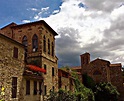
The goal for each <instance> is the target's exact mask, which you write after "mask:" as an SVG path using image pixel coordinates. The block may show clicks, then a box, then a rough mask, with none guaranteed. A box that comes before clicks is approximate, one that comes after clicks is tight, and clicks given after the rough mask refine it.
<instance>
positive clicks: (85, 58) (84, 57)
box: [80, 52, 90, 67]
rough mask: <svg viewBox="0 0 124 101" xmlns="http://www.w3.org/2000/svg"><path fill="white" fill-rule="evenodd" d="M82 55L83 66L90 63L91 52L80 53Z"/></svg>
mask: <svg viewBox="0 0 124 101" xmlns="http://www.w3.org/2000/svg"><path fill="white" fill-rule="evenodd" d="M80 57H81V67H83V65H87V64H89V63H90V54H89V53H87V52H86V53H84V54H82V55H80Z"/></svg>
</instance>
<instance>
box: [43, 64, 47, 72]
mask: <svg viewBox="0 0 124 101" xmlns="http://www.w3.org/2000/svg"><path fill="white" fill-rule="evenodd" d="M44 69H45V70H46V72H47V66H46V64H44ZM44 74H46V73H44Z"/></svg>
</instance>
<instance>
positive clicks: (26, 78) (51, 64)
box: [1, 20, 58, 101]
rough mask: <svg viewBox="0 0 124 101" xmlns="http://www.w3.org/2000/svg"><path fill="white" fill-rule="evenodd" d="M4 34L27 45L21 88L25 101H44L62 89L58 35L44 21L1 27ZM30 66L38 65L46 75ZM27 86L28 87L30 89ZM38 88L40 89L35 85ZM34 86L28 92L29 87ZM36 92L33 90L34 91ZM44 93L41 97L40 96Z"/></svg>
mask: <svg viewBox="0 0 124 101" xmlns="http://www.w3.org/2000/svg"><path fill="white" fill-rule="evenodd" d="M1 31H2V32H3V33H2V34H3V35H5V36H7V37H9V38H10V39H13V40H15V41H17V42H18V43H21V44H23V45H24V46H25V47H24V50H25V52H24V60H25V61H24V62H25V69H24V72H23V80H22V81H23V83H22V85H21V87H22V91H21V92H24V93H21V96H22V97H21V100H22V101H31V100H30V99H32V101H42V100H43V99H45V97H44V98H41V97H43V96H45V95H47V94H49V91H50V90H51V89H54V90H55V91H57V90H58V58H57V57H56V55H55V36H56V35H57V33H56V32H55V31H54V30H53V29H52V28H51V27H50V26H49V25H48V24H47V23H46V22H45V21H43V20H41V21H37V22H31V23H26V24H21V25H17V24H15V23H11V24H9V25H7V26H5V27H3V28H1ZM27 65H33V66H37V67H38V68H41V69H45V70H46V72H45V73H42V72H40V73H39V72H37V71H35V70H32V69H31V68H27V67H28V66H27ZM26 85H27V86H26ZM35 85H36V86H35ZM28 86H30V87H29V88H28V89H27V88H26V87H28ZM31 89H33V91H32V90H31ZM39 93H41V96H40V95H39Z"/></svg>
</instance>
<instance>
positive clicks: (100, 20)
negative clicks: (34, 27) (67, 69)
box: [0, 0, 124, 67]
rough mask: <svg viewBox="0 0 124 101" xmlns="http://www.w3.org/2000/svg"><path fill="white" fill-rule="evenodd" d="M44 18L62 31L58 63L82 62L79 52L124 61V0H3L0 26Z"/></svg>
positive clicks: (93, 57) (113, 61) (0, 1)
mask: <svg viewBox="0 0 124 101" xmlns="http://www.w3.org/2000/svg"><path fill="white" fill-rule="evenodd" d="M37 20H45V21H46V22H47V23H48V24H49V25H50V26H51V27H52V28H53V29H54V30H55V31H56V32H57V33H58V34H59V35H58V36H57V37H56V53H57V57H58V58H59V67H61V66H78V65H80V55H81V54H83V53H85V52H89V53H90V54H91V60H93V59H95V58H98V57H99V58H102V59H105V60H109V61H110V62H111V63H120V62H121V63H122V65H124V0H0V28H1V27H3V26H5V25H7V24H9V23H11V22H16V23H17V24H22V23H28V22H32V21H37Z"/></svg>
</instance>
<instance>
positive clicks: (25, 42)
mask: <svg viewBox="0 0 124 101" xmlns="http://www.w3.org/2000/svg"><path fill="white" fill-rule="evenodd" d="M22 44H23V45H24V46H25V47H27V46H28V40H27V36H24V37H23V38H22Z"/></svg>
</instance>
